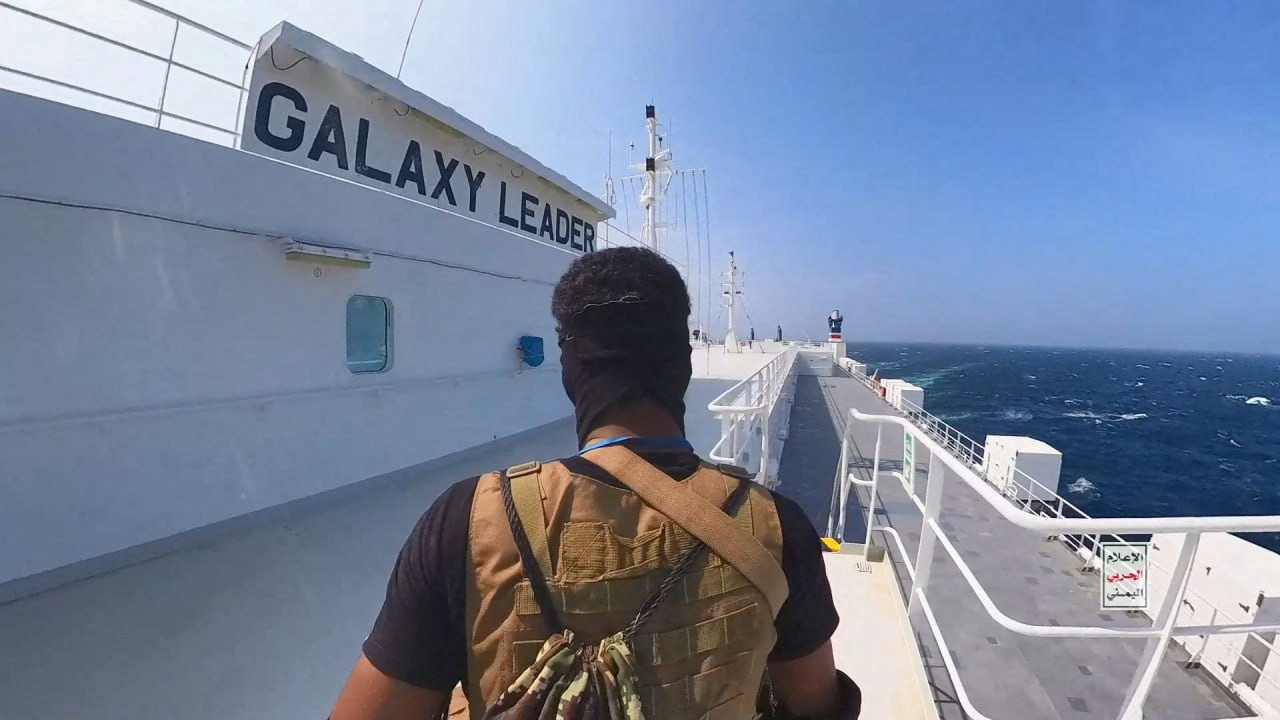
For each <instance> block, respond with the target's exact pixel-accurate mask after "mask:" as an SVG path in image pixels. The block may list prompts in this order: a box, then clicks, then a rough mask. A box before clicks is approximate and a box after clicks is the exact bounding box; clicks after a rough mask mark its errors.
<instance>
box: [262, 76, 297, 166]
mask: <svg viewBox="0 0 1280 720" xmlns="http://www.w3.org/2000/svg"><path fill="white" fill-rule="evenodd" d="M278 97H280V98H284V99H285V100H288V101H289V102H291V103H293V109H294V110H297V111H298V112H306V111H307V99H306V98H304V97H302V93H300V92H298V91H297V90H295V89H293V88H291V87H289V86H288V85H285V84H284V83H279V82H269V83H267V84H266V85H263V86H262V92H260V93H259V94H258V112H257V114H256V115H255V116H254V118H253V134H254V136H256V137H257V138H258V140H260V141H261V142H262V144H263V145H266V146H267V147H271V148H275V149H276V150H283V151H285V152H293V151H294V150H297V149H298V148H300V147H302V133H303V131H304V130H306V129H307V122H306V120H303V119H302V118H300V117H298V116H296V115H290V116H289V119H287V120H285V121H284V126H285V128H286V129H287V130H288V131H289V134H288V135H285V136H284V137H281V136H279V135H276V134H274V133H272V132H271V127H270V125H269V122H270V120H271V101H272V100H275V99H276V98H278Z"/></svg>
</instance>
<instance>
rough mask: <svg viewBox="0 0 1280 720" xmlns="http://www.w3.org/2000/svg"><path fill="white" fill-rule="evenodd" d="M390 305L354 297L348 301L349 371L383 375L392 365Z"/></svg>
mask: <svg viewBox="0 0 1280 720" xmlns="http://www.w3.org/2000/svg"><path fill="white" fill-rule="evenodd" d="M390 347H391V305H390V303H388V302H387V299H386V298H380V297H373V296H371V295H352V296H351V299H349V300H347V369H348V370H350V371H351V372H353V373H376V372H382V371H383V370H386V369H387V366H388V365H390V362H391V355H390Z"/></svg>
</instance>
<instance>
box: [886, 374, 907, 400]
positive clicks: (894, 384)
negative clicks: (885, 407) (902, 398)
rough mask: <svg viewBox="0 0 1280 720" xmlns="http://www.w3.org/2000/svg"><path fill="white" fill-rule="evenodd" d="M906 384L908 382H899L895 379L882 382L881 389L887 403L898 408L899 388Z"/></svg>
mask: <svg viewBox="0 0 1280 720" xmlns="http://www.w3.org/2000/svg"><path fill="white" fill-rule="evenodd" d="M904 382H906V380H897V379H894V378H889V379H886V380H881V381H880V389H881V391H882V392H883V393H884V395H883V397H884V399H885V402H887V403H889V404H890V405H892V406H894V407H898V386H899V385H901V384H902V383H904Z"/></svg>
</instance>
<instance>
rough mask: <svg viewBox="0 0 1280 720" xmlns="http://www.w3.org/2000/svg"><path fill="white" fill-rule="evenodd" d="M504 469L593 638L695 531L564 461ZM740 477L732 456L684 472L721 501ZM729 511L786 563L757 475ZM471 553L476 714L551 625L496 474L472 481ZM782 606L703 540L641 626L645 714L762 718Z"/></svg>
mask: <svg viewBox="0 0 1280 720" xmlns="http://www.w3.org/2000/svg"><path fill="white" fill-rule="evenodd" d="M730 472H732V473H734V474H736V475H738V476H737V477H735V476H734V475H731V474H730ZM508 476H509V477H510V478H511V482H512V492H513V495H515V496H516V498H517V506H519V504H520V497H521V496H523V497H524V498H525V504H526V509H525V510H521V511H520V516H521V521H522V523H523V524H524V527H525V532H526V534H527V535H528V536H529V539H530V544H531V545H532V546H534V548H538V547H539V544H540V543H542V547H543V548H545V550H544V551H543V555H542V558H541V559H540V560H539V563H538V564H539V565H543V564H545V563H547V562H549V563H550V565H551V567H544V568H543V574H544V575H545V576H546V578H547V584H548V586H549V588H550V590H551V595H552V597H553V599H554V602H555V605H556V609H557V611H558V612H559V614H560V617H561V621H562V622H563V623H564V624H565V625H567V626H568V628H569V629H570V630H572V631H573V632H574V634H575V636H576V637H578V638H579V639H581V640H583V641H585V642H586V643H588V644H594V643H597V642H599V641H600V640H602V639H603V638H605V637H607V636H609V635H611V634H613V633H615V632H618V631H619V630H621V629H622V628H623V627H625V626H626V625H627V623H629V622H630V621H631V620H632V618H633V617H635V615H636V613H637V611H638V610H639V609H640V605H641V603H643V602H644V600H645V598H647V597H648V596H649V595H650V593H652V592H653V591H654V590H655V589H656V588H657V587H658V584H659V583H660V582H661V581H662V578H663V577H664V576H665V575H666V571H667V570H668V569H670V567H671V566H672V564H673V563H674V562H675V561H676V559H677V558H678V557H679V556H680V555H681V553H683V552H684V551H685V550H687V549H689V548H690V547H691V546H692V545H693V544H694V543H695V542H696V541H695V539H694V538H693V537H692V536H691V535H689V533H687V532H686V531H685V530H683V529H682V528H681V527H679V526H678V525H676V524H675V523H674V522H673V521H671V520H670V519H668V518H667V517H666V516H664V515H662V514H660V513H658V512H657V511H655V510H653V509H652V508H650V507H648V506H647V505H646V504H645V503H644V502H642V501H641V500H640V498H639V497H637V496H636V495H635V494H634V493H633V492H631V491H630V490H627V489H623V488H617V487H613V486H610V485H606V484H604V483H601V482H598V481H596V480H593V479H591V478H588V477H583V476H581V475H574V474H572V473H570V472H569V471H568V470H566V469H565V467H564V466H563V465H561V464H560V463H548V464H546V465H539V464H537V463H529V464H527V465H523V466H517V467H515V468H512V469H511V470H509V471H508ZM741 477H743V475H742V473H741V471H738V470H736V469H730V470H729V472H725V471H723V470H721V469H718V468H717V467H714V466H710V465H704V466H702V468H701V469H699V470H698V471H697V472H696V473H694V474H693V476H691V477H689V478H688V479H687V480H685V481H684V482H685V483H686V484H687V486H688V487H689V488H690V489H692V490H693V491H695V492H696V493H697V494H698V495H701V496H702V497H704V498H706V499H707V500H708V501H709V502H710V503H712V504H713V505H715V506H716V507H721V506H723V504H724V502H725V500H726V499H727V498H728V496H729V493H730V492H732V491H733V489H734V488H735V487H737V486H738V484H739V483H740V482H741V479H740V478H741ZM532 493H540V494H541V510H542V518H541V520H542V522H530V519H531V518H530V517H527V515H536V508H537V503H536V502H533V507H534V508H535V510H534V511H532V512H530V511H528V509H527V508H528V505H529V503H530V501H531V498H532V497H533V496H532V495H531V494H532ZM734 517H735V520H736V521H737V522H738V523H739V524H740V526H741V527H743V528H744V529H747V530H749V531H750V532H751V534H753V535H754V536H755V537H756V538H757V539H758V540H759V541H760V543H761V544H762V545H763V546H764V548H765V549H766V550H768V552H769V554H771V555H772V556H773V558H774V559H775V560H777V561H778V562H779V563H781V561H782V531H781V528H780V526H779V524H778V514H777V510H776V509H775V507H774V504H773V498H772V496H771V495H770V494H769V492H768V491H767V490H765V489H764V488H763V487H761V486H759V485H755V484H754V483H753V484H752V486H751V488H750V490H749V491H748V493H747V496H746V499H745V501H744V502H742V503H741V504H740V505H739V506H738V509H737V511H736V512H735V513H734ZM468 553H469V556H470V558H469V559H470V567H471V572H470V573H469V576H468V583H467V608H466V612H467V627H468V629H469V631H470V635H469V641H470V648H469V657H468V659H467V673H468V679H467V687H468V693H467V694H468V696H469V700H470V707H471V717H472V718H473V719H477V720H478V719H479V718H480V717H481V716H482V715H483V713H484V709H485V707H487V706H488V705H490V704H491V703H493V702H494V701H495V700H496V699H497V698H498V696H499V695H500V694H501V693H502V691H503V690H505V689H506V688H507V687H508V686H509V685H510V684H511V683H512V682H513V681H514V680H515V679H516V677H517V676H518V675H519V674H520V672H521V671H523V670H524V669H525V668H526V667H528V666H529V665H530V664H531V663H532V662H533V661H534V659H535V657H536V656H537V653H538V650H539V649H540V648H541V646H542V643H543V641H545V640H546V639H547V637H548V635H549V634H550V633H549V631H548V630H547V628H546V627H545V626H544V623H543V620H542V617H541V615H540V614H539V610H538V604H537V602H536V600H535V599H534V596H533V591H532V588H531V586H530V584H529V581H528V580H526V579H525V578H524V575H523V573H522V570H521V566H520V558H519V554H518V551H517V549H516V546H515V542H514V540H513V538H512V534H511V530H510V527H509V525H508V521H507V515H506V512H505V509H504V506H503V501H502V494H501V492H500V489H499V475H498V474H497V473H491V474H489V475H485V476H484V477H482V478H481V479H480V481H479V484H478V485H477V486H476V493H475V500H474V501H473V503H472V507H471V535H470V542H469V546H468ZM535 554H537V553H536V552H535ZM784 597H785V596H784ZM774 614H775V611H771V608H770V605H769V603H768V602H767V600H766V598H765V596H764V595H763V594H762V593H761V592H760V591H759V590H758V589H757V588H756V587H755V586H754V585H752V584H751V583H750V582H748V581H747V579H746V577H744V576H743V575H742V573H740V572H739V571H738V570H736V569H734V567H732V566H730V565H729V564H727V563H725V562H724V561H723V560H722V559H721V558H720V557H719V556H718V555H716V554H715V553H713V552H710V553H707V554H706V556H705V557H704V558H703V559H702V560H700V561H699V562H698V563H697V565H696V566H695V567H694V568H693V572H691V573H690V574H688V575H687V576H685V578H684V579H683V581H682V585H678V586H677V587H676V590H675V591H674V592H672V593H671V595H670V596H669V597H668V598H667V600H666V601H665V602H664V603H663V605H662V606H660V607H659V609H658V610H657V612H656V613H655V614H654V615H653V616H652V618H651V619H650V620H649V621H648V622H647V623H646V624H645V625H644V626H643V627H642V628H641V631H640V633H639V634H638V635H637V636H636V638H635V641H634V650H635V653H636V663H635V664H636V675H637V684H638V685H639V689H640V698H641V704H642V706H643V708H644V711H645V714H646V717H648V718H650V719H651V720H684V719H686V718H687V719H690V720H694V719H703V718H705V719H709V720H729V719H733V720H742V719H743V718H751V717H754V716H755V705H756V698H757V695H758V693H759V690H760V684H761V679H762V677H763V674H764V669H765V662H766V658H767V656H768V654H769V652H770V651H771V650H772V649H773V645H774V641H775V639H776V635H775V633H774V626H773V620H774Z"/></svg>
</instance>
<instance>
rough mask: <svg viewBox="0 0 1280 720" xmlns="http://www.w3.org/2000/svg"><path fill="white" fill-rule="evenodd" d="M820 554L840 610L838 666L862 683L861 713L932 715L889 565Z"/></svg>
mask: <svg viewBox="0 0 1280 720" xmlns="http://www.w3.org/2000/svg"><path fill="white" fill-rule="evenodd" d="M824 558H825V559H826V562H827V577H828V578H830V580H831V591H832V594H833V596H834V598H835V602H836V610H837V611H838V612H839V613H840V626H839V627H838V628H836V634H835V637H834V638H832V644H833V645H834V647H835V655H836V667H839V668H840V669H841V670H843V671H844V672H846V673H848V675H849V677H851V678H853V680H854V682H856V683H858V686H859V687H861V688H862V717H864V718H867V720H880V719H882V718H884V719H888V718H893V719H894V720H926V719H928V720H936V718H937V717H938V711H937V709H936V707H935V705H934V702H933V692H932V690H931V688H930V687H929V684H928V681H927V680H926V678H925V675H924V669H923V664H924V663H923V660H922V659H921V658H920V652H919V648H918V646H917V645H916V642H915V637H914V635H913V633H912V630H911V624H910V623H909V622H907V614H906V609H905V607H904V606H903V602H902V594H901V593H900V592H899V591H898V586H897V582H896V581H895V580H894V576H893V568H892V566H890V565H889V563H887V562H872V563H866V564H864V565H863V566H862V567H865V568H867V571H866V572H863V571H862V570H860V569H859V567H858V566H859V560H861V556H859V555H849V554H844V553H840V554H832V553H828V554H826V555H824ZM870 658H874V660H873V661H869V659H870Z"/></svg>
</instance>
